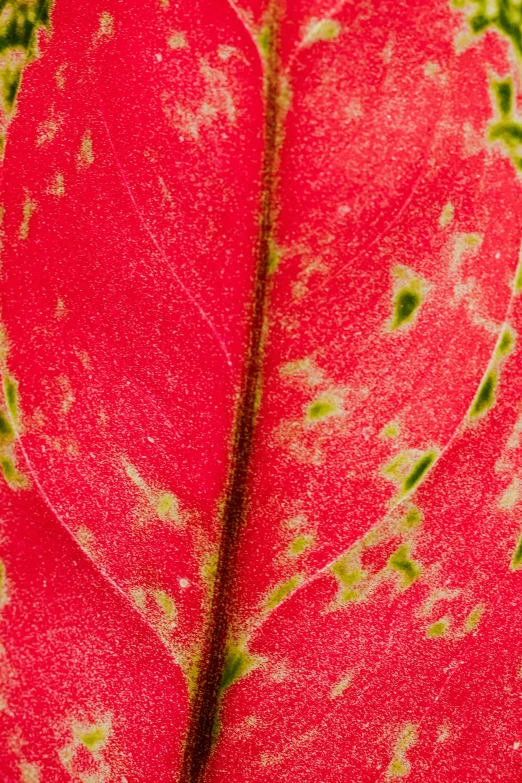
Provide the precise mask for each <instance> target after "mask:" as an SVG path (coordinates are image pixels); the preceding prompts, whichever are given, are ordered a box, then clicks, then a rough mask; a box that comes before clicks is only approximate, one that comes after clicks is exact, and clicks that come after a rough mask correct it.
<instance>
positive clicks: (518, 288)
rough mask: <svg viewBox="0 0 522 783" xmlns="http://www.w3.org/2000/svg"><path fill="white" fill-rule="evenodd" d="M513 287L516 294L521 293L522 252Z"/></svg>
mask: <svg viewBox="0 0 522 783" xmlns="http://www.w3.org/2000/svg"><path fill="white" fill-rule="evenodd" d="M513 288H514V291H515V293H516V294H519V293H520V292H521V291H522V253H521V254H520V255H519V261H518V266H517V270H516V272H515V279H514V281H513Z"/></svg>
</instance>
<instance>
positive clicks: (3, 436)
mask: <svg viewBox="0 0 522 783" xmlns="http://www.w3.org/2000/svg"><path fill="white" fill-rule="evenodd" d="M13 438H14V432H13V428H12V427H11V423H10V421H9V419H8V418H7V416H6V415H5V414H4V413H3V412H2V411H0V441H4V442H5V441H10V440H12V439H13Z"/></svg>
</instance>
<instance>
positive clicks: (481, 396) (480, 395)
mask: <svg viewBox="0 0 522 783" xmlns="http://www.w3.org/2000/svg"><path fill="white" fill-rule="evenodd" d="M496 387H497V373H496V372H495V371H494V370H489V372H488V373H487V374H486V377H485V378H484V379H483V381H482V383H481V384H480V386H479V390H478V392H477V394H476V396H475V399H474V400H473V404H472V406H471V411H470V416H471V418H472V419H477V418H479V417H480V416H483V415H484V414H485V413H486V412H487V411H488V410H489V409H490V408H491V407H493V405H494V404H495V389H496Z"/></svg>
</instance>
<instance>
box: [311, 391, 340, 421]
mask: <svg viewBox="0 0 522 783" xmlns="http://www.w3.org/2000/svg"><path fill="white" fill-rule="evenodd" d="M336 413H339V404H338V402H337V401H336V400H335V399H333V397H327V396H323V397H318V398H317V399H316V400H314V402H312V403H311V404H310V405H309V406H308V409H307V411H306V417H307V419H310V420H311V421H319V420H320V419H326V418H328V417H329V416H334V415H335V414H336Z"/></svg>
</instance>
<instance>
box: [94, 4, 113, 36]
mask: <svg viewBox="0 0 522 783" xmlns="http://www.w3.org/2000/svg"><path fill="white" fill-rule="evenodd" d="M113 35H114V18H113V17H112V15H111V14H110V13H109V12H108V11H103V12H102V13H101V14H100V26H99V28H98V32H97V34H96V38H97V39H98V40H99V39H100V38H112V36H113Z"/></svg>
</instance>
